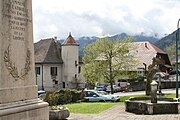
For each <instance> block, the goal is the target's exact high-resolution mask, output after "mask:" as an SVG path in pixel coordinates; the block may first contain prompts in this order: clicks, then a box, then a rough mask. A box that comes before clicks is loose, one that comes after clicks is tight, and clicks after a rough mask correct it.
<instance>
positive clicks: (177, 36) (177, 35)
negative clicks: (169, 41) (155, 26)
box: [176, 19, 180, 98]
mask: <svg viewBox="0 0 180 120" xmlns="http://www.w3.org/2000/svg"><path fill="white" fill-rule="evenodd" d="M179 22H180V19H179V20H178V23H177V31H176V98H178V88H179V82H178V41H179Z"/></svg>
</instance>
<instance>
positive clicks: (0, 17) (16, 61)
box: [0, 0, 37, 104]
mask: <svg viewBox="0 0 180 120" xmlns="http://www.w3.org/2000/svg"><path fill="white" fill-rule="evenodd" d="M32 30H33V27H32V1H31V0H0V32H1V33H0V68H1V69H0V104H1V103H8V102H15V101H20V100H28V99H33V98H37V87H36V85H35V75H34V73H35V72H34V47H33V32H32Z"/></svg>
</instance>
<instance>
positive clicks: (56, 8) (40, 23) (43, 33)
mask: <svg viewBox="0 0 180 120" xmlns="http://www.w3.org/2000/svg"><path fill="white" fill-rule="evenodd" d="M32 1H33V19H34V24H33V27H34V41H35V42H37V41H39V40H40V39H42V38H51V37H55V36H57V37H58V39H64V38H66V37H67V36H68V34H69V32H71V33H72V35H73V36H74V37H82V36H99V37H101V36H106V35H114V34H118V33H122V32H125V33H127V34H130V35H136V34H141V33H144V35H148V36H149V35H152V36H154V35H155V34H157V35H158V37H159V38H160V37H163V36H164V35H165V34H170V33H172V32H173V31H174V30H176V29H177V22H178V19H180V0H32Z"/></svg>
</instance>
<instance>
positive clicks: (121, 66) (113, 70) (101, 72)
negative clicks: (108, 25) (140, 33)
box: [83, 37, 136, 93]
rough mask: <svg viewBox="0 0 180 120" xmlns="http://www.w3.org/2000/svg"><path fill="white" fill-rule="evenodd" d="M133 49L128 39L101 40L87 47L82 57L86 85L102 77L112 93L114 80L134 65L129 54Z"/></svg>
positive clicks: (132, 57) (131, 55)
mask: <svg viewBox="0 0 180 120" xmlns="http://www.w3.org/2000/svg"><path fill="white" fill-rule="evenodd" d="M133 48H134V47H133V44H132V38H130V37H127V38H126V39H125V40H120V39H119V40H109V39H107V38H103V39H99V40H97V41H96V42H94V43H92V44H89V45H87V46H86V47H85V54H84V57H83V63H84V72H83V75H84V76H85V77H86V78H87V83H94V82H98V81H97V80H98V79H100V78H102V77H103V78H104V80H106V81H107V82H109V83H110V85H111V93H113V82H114V80H115V79H116V78H118V77H119V76H120V75H122V74H123V73H125V72H124V71H129V70H130V69H131V68H132V66H133V65H134V64H135V63H136V62H135V59H134V56H133V54H131V51H132V50H133ZM122 71H123V72H122Z"/></svg>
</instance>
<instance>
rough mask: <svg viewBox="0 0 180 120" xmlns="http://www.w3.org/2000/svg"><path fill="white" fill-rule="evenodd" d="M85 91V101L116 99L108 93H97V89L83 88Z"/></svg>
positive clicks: (112, 100)
mask: <svg viewBox="0 0 180 120" xmlns="http://www.w3.org/2000/svg"><path fill="white" fill-rule="evenodd" d="M84 93H85V97H84V98H85V101H89V102H107V101H111V102H115V101H118V99H117V97H114V96H112V95H110V94H102V93H98V91H95V90H84Z"/></svg>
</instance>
